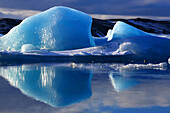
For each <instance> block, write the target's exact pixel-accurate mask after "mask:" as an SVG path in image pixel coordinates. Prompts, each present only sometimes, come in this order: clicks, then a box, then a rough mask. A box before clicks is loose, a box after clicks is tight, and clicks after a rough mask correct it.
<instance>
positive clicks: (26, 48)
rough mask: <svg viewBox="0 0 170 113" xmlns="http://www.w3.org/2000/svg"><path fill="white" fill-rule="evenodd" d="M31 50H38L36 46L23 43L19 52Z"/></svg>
mask: <svg viewBox="0 0 170 113" xmlns="http://www.w3.org/2000/svg"><path fill="white" fill-rule="evenodd" d="M33 50H38V48H37V47H35V46H33V45H32V44H25V45H23V46H22V47H21V52H23V53H24V52H29V51H33Z"/></svg>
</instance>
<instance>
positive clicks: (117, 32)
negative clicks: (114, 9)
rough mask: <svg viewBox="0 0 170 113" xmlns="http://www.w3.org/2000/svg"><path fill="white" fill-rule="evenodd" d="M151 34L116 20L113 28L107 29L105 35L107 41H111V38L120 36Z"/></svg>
mask: <svg viewBox="0 0 170 113" xmlns="http://www.w3.org/2000/svg"><path fill="white" fill-rule="evenodd" d="M150 35H152V34H149V33H146V32H144V31H142V30H139V29H138V28H135V27H133V26H131V25H129V24H127V23H125V22H122V21H118V22H116V24H115V25H114V27H113V29H112V30H111V29H110V30H108V32H107V35H106V37H107V38H108V39H107V41H111V40H112V39H117V38H118V39H120V38H129V37H137V36H143V37H145V36H150Z"/></svg>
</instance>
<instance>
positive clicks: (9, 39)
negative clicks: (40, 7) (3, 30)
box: [0, 6, 95, 51]
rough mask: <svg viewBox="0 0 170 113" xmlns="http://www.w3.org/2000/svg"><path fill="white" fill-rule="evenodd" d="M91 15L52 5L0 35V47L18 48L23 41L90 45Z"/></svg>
mask: <svg viewBox="0 0 170 113" xmlns="http://www.w3.org/2000/svg"><path fill="white" fill-rule="evenodd" d="M91 23H92V18H91V16H89V15H88V14H85V13H83V12H81V11H78V10H75V9H71V8H67V7H61V6H60V7H53V8H51V9H49V10H47V11H44V12H42V13H39V14H36V15H34V16H31V17H28V18H26V19H25V20H23V21H22V23H21V24H19V25H18V26H16V27H14V28H13V29H11V30H10V32H9V33H8V34H6V35H5V36H3V37H1V40H0V44H1V47H0V49H1V50H20V49H21V47H22V46H23V45H24V44H32V45H33V46H35V47H37V48H39V49H47V50H53V51H57V50H70V49H79V48H85V47H91V46H94V45H95V44H94V41H93V39H92V35H91Z"/></svg>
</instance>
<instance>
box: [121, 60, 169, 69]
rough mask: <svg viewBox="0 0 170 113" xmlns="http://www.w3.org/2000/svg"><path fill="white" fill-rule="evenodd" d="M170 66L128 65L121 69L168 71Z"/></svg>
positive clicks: (164, 63) (163, 63) (162, 64)
mask: <svg viewBox="0 0 170 113" xmlns="http://www.w3.org/2000/svg"><path fill="white" fill-rule="evenodd" d="M167 67H168V64H167V63H166V62H162V63H159V64H151V63H149V64H127V65H124V66H122V67H121V69H160V70H162V69H166V68H167Z"/></svg>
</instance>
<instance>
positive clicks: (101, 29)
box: [92, 18, 170, 37]
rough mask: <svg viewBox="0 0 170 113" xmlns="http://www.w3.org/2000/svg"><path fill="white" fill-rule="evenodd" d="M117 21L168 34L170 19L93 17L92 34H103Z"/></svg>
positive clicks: (152, 31)
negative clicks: (100, 18) (101, 18)
mask: <svg viewBox="0 0 170 113" xmlns="http://www.w3.org/2000/svg"><path fill="white" fill-rule="evenodd" d="M117 21H123V22H125V23H127V24H129V25H132V26H134V27H136V28H138V29H140V30H143V31H145V32H148V33H155V34H170V21H158V20H151V19H143V18H135V19H107V20H99V19H93V23H92V35H93V36H96V37H97V36H99V34H100V35H101V36H105V35H106V34H107V31H108V30H109V29H112V28H113V26H114V24H115V23H116V22H117Z"/></svg>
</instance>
